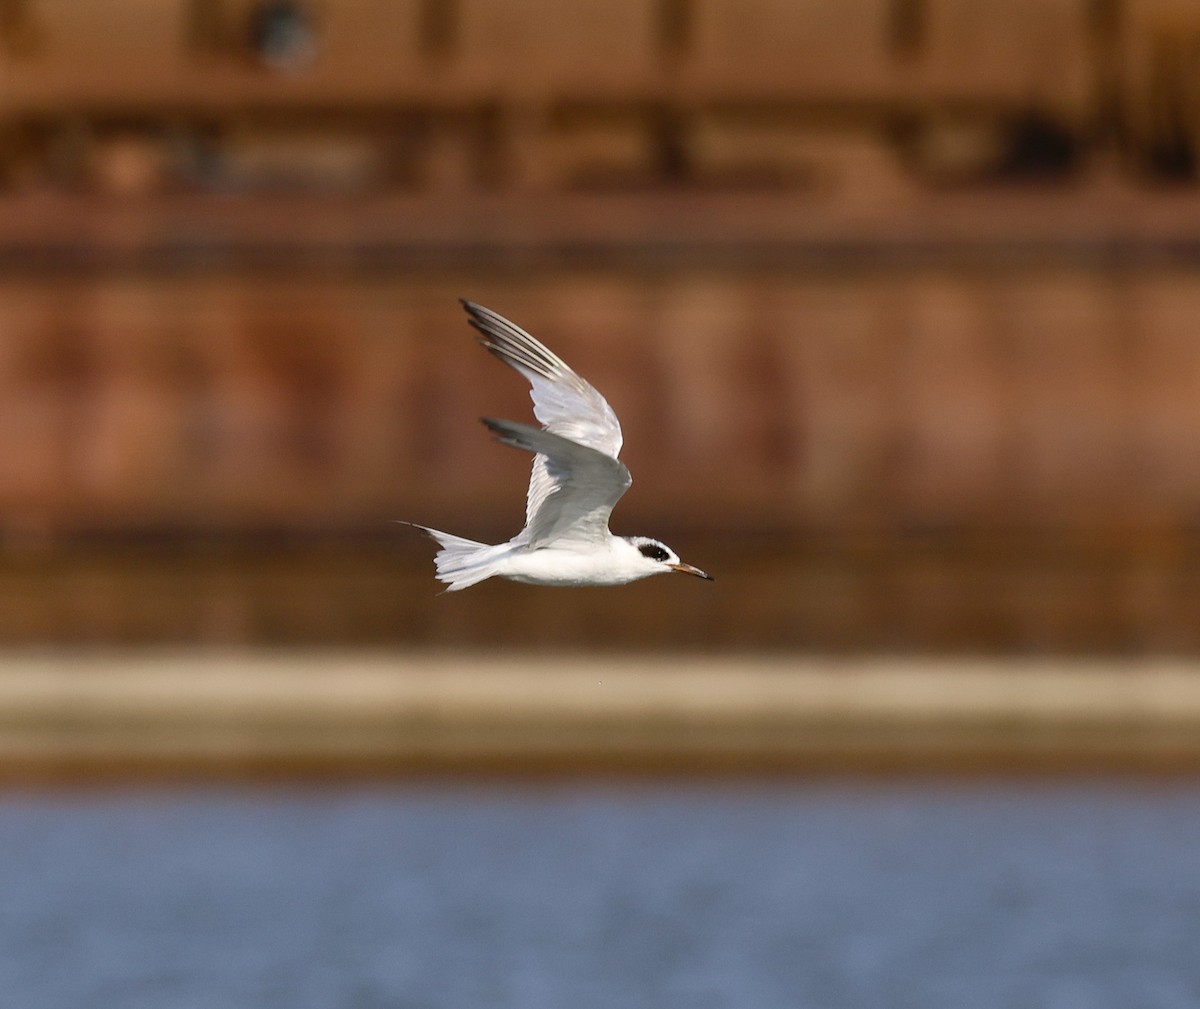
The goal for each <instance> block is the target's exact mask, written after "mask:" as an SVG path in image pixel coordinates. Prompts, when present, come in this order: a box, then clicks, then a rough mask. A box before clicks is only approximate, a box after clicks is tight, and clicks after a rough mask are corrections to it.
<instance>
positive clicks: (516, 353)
mask: <svg viewBox="0 0 1200 1009" xmlns="http://www.w3.org/2000/svg"><path fill="white" fill-rule="evenodd" d="M462 306H463V308H464V309H465V310H466V312H467V316H468V321H469V322H470V324H471V325H472V326H473V327H474V328H475V329H476V330H477V331H478V333H479V342H480V344H482V345H483V347H484V348H486V349H487V351H488V352H489V353H491V354H492V355H493V356H495V357H497V358H498V359H499V360H501V361H503V362H504V363H505V364H507V365H508V366H509V367H510V368H513V369H515V370H516V371H517V372H519V373H520V374H521V375H523V376H524V377H525V378H526V379H527V380H528V382H529V385H530V390H529V395H530V398H531V399H532V400H533V415H534V416H535V417H536V418H537V419H538V421H539V422H540V423H541V425H542V428H543V430H545V431H547V432H549V433H550V434H553V435H557V436H558V437H559V438H561V439H564V440H566V441H568V442H571V443H574V444H577V445H580V446H582V447H584V448H587V449H589V450H592V451H594V452H596V453H599V454H602V455H605V456H608V457H609V458H610V459H613V460H615V459H616V458H617V456H618V455H619V454H620V451H621V442H622V437H621V425H620V423H619V422H618V420H617V415H616V414H615V413H614V412H613V409H612V407H610V406H609V405H608V402H607V401H606V400H605V399H604V397H603V396H601V395H600V393H598V392H597V391H596V390H595V389H594V388H593V387H592V386H591V385H590V384H589V383H588V382H586V381H584V380H583V379H582V378H580V377H579V375H578V374H576V373H575V371H574V370H573V369H572V368H570V367H569V366H568V365H567V364H566V362H564V361H563V360H562V358H560V357H559V356H558V355H557V354H555V353H554V352H553V351H551V350H550V349H549V348H548V347H546V346H545V345H544V344H542V343H541V342H539V341H538V340H535V339H534V338H533V337H532V336H530V335H529V334H528V333H526V332H525V330H523V329H521V327H520V326H517V325H515V324H513V323H511V322H509V321H508V320H507V319H506V318H504V316H502V315H499V314H497V313H496V312H493V311H492V310H491V309H489V308H484V307H483V306H482V305H477V304H475V303H474V302H472V301H466V300H464V301H462ZM489 426H490V425H489ZM520 426H521V427H524V425H520ZM521 447H524V446H521ZM529 451H532V452H535V455H534V460H533V471H532V473H531V474H530V477H529V493H528V495H527V497H526V502H525V525H526V532H528V531H529V530H530V529H531V528H533V527H534V526H538V528H539V529H541V528H542V527H543V526H544V525H545V522H543V521H542V520H541V519H540V518H539V516H540V514H541V512H542V510H543V508H544V506H545V504H546V502H547V500H548V499H549V497H550V495H552V494H559V493H562V487H563V484H562V479H561V478H562V476H563V473H562V470H561V468H558V469H556V468H555V467H554V466H553V464H552V462H551V460H550V458H549V457H548V456H547V455H546V454H545V453H543V452H541V451H539V450H537V449H529ZM593 468H594V467H593ZM620 469H621V471H623V473H624V479H625V480H626V483H625V485H624V487H628V485H629V484H628V478H629V470H627V469H626V468H625V467H624V466H623V465H622V466H621V467H620ZM624 487H622V489H621V492H620V493H618V494H617V495H616V496H615V497H614V498H613V499H612V501H613V503H614V504H615V503H616V501H617V499H618V498H619V497H620V496H621V494H622V493H624ZM560 504H561V502H560ZM611 508H612V505H611V504H610V505H609V510H611ZM560 510H561V509H560ZM560 518H561V516H560ZM607 520H608V516H607V512H606V513H605V523H607Z"/></svg>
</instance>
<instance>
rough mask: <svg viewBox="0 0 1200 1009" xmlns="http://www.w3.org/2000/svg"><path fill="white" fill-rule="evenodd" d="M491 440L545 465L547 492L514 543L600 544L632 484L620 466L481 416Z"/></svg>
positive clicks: (544, 434) (574, 445) (556, 438)
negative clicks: (617, 506) (531, 455)
mask: <svg viewBox="0 0 1200 1009" xmlns="http://www.w3.org/2000/svg"><path fill="white" fill-rule="evenodd" d="M483 423H484V424H486V425H487V427H488V429H489V430H490V431H491V432H492V433H493V434H494V435H495V436H496V440H497V441H500V442H502V443H503V444H505V445H511V446H513V448H521V449H524V450H525V451H526V452H534V453H536V454H537V457H538V458H539V459H541V460H544V462H543V465H544V468H545V474H546V478H547V480H548V482H549V489H548V491H547V492H546V493H545V495H544V496H543V497H542V500H541V503H540V505H539V507H538V509H537V512H536V513H535V514H534V515H533V516H532V517H531V518H530V519H529V521H528V522H527V523H526V525H525V529H524V530H523V531H522V533H521V535H520V537H518V539H519V540H520V541H521V542H523V543H526V544H527V545H529V546H531V547H539V546H542V545H543V544H545V543H548V542H551V541H553V540H571V541H574V542H576V543H603V542H604V541H605V539H606V538H607V536H608V517H609V515H610V514H611V513H612V510H613V505H615V504H616V503H617V502H618V501H619V500H620V499H621V495H622V494H624V493H625V491H627V490H628V489H629V485H630V484H631V483H632V482H633V481H632V480H631V479H630V476H629V470H628V469H626V468H625V464H624V463H623V462H620V461H618V460H617V459H614V458H613V457H612V456H610V455H606V454H605V453H603V452H598V451H596V450H595V449H594V448H589V447H588V446H587V445H581V444H579V442H576V441H571V440H570V439H569V438H563V437H561V436H560V435H557V434H553V433H552V432H550V431H545V430H539V429H538V428H536V427H531V426H530V425H528V424H517V423H515V422H514V421H509V420H493V419H492V418H490V417H485V418H484V419H483Z"/></svg>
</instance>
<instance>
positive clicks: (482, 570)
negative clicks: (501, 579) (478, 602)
mask: <svg viewBox="0 0 1200 1009" xmlns="http://www.w3.org/2000/svg"><path fill="white" fill-rule="evenodd" d="M402 524H403V525H406V526H412V527H413V528H414V529H420V530H421V532H423V533H425V534H426V535H427V536H429V537H431V538H432V539H434V540H436V541H437V542H438V544H439V545H440V546H441V548H442V549H441V550H439V551H438V553H437V556H436V557H435V558H434V564H435V565H437V576H438V579H439V580H440V581H443V582H445V583H446V585H447V588H446V591H447V592H457V591H458V590H459V589H465V588H467V586H469V585H474V584H475V583H476V582H481V581H483V580H484V579H485V578H491V577H492V575H494V574H495V573H496V568H495V566H494V564H493V562H494V561H495V560H496V559H497V558H499V557H501V556H503V555H504V554H506V553H508V552H509V550H511V549H512V548H511V547H510V546H509V544H507V543H500V544H498V545H496V546H489V545H488V544H487V543H477V542H476V541H475V540H468V539H464V538H463V537H461V536H453V535H451V534H450V533H444V532H442V531H441V530H440V529H430V528H429V527H428V526H421V525H417V523H415V522H403V523H402Z"/></svg>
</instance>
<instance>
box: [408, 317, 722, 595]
mask: <svg viewBox="0 0 1200 1009" xmlns="http://www.w3.org/2000/svg"><path fill="white" fill-rule="evenodd" d="M462 306H463V308H464V309H466V311H467V316H468V321H469V322H470V324H471V325H472V326H474V327H475V329H476V330H477V331H478V333H479V343H480V344H482V345H483V347H484V348H486V349H487V350H488V351H489V352H490V353H491V354H493V355H494V356H495V357H497V358H499V359H500V360H501V361H503V362H504V363H505V364H507V365H508V366H509V367H510V368H514V369H515V370H516V371H518V372H520V373H521V374H522V375H523V376H525V378H526V379H528V381H529V384H530V386H531V388H530V393H529V395H530V398H531V399H532V400H533V414H534V416H535V417H536V418H537V419H538V421H539V422H540V423H541V425H542V426H541V427H540V428H537V427H533V426H532V425H529V424H519V423H516V422H515V421H509V420H494V419H492V418H490V417H485V418H483V423H484V425H485V426H486V427H487V428H488V430H490V431H491V432H492V434H494V435H495V436H496V440H497V441H499V442H501V443H502V444H504V445H511V446H512V447H513V448H519V449H523V450H525V451H526V452H532V453H533V473H532V475H531V476H530V478H529V494H528V497H527V499H526V503H525V528H524V529H522V530H521V531H520V532H519V533H517V535H516V536H514V537H513V538H512V539H510V540H509V541H508V542H507V543H498V544H495V545H489V544H487V543H476V542H475V541H474V540H468V539H463V538H462V537H461V536H453V535H451V534H450V533H445V532H442V531H441V530H440V529H431V528H429V527H428V526H422V525H417V523H415V522H406V523H404V524H405V525H411V526H413V527H414V528H417V529H420V530H421V531H422V532H424V533H426V534H428V535H429V536H430V537H432V538H433V539H434V540H436V541H437V543H438V544H439V545H440V546H441V550H439V551H438V554H437V557H436V558H435V564H436V566H437V577H438V578H439V579H440V580H441V581H442V582H445V584H446V585H447V586H448V587H447V588H446V590H445V591H447V592H457V591H458V590H460V589H465V588H467V586H469V585H475V584H476V583H477V582H481V581H483V580H484V579H487V578H494V577H499V578H508V579H511V580H512V581H515V582H525V583H527V584H530V585H624V584H626V583H627V582H633V581H637V580H638V579H639V578H649V577H650V576H651V575H661V574H667V573H669V572H672V571H678V572H681V573H683V574H686V575H695V576H697V577H698V578H705V579H707V580H708V581H712V580H713V579H712V576H711V575H708V574H705V573H704V572H703V571H701V570H700V569H699V568H694V567H692V565H690V564H684V563H683V562H682V561H681V560H680V559H679V555H678V554H677V553H675V551H674V550H672V549H671V548H670V547H668V546H667V545H666V544H665V543H662V542H660V541H659V540H656V539H651V538H650V537H648V536H614V535H613V534H612V533H611V532H609V530H608V519H609V515H610V514H611V513H612V510H613V506H614V505H615V504H616V503H617V502H618V501H619V500H620V499H621V495H623V494H624V493H625V492H626V491H627V490H628V489H629V485H630V484H631V483H632V479H631V477H630V476H629V470H628V469H627V468H626V466H625V464H624V463H623V462H620V461H619V460H618V459H617V455H618V453H619V452H620V451H621V442H622V438H621V425H620V423H618V421H617V415H616V414H615V413H613V410H612V407H610V406H609V405H608V403H607V402H606V401H605V399H604V397H603V396H601V395H600V393H598V392H597V391H596V390H595V389H593V388H592V386H591V385H589V384H588V383H587V382H585V381H584V380H583V379H582V378H580V377H579V376H578V375H577V374H576V373H575V372H574V371H573V370H572V369H571V368H569V367H568V366H567V365H566V364H565V363H564V362H563V360H562V359H561V358H559V357H558V356H557V355H556V354H554V353H552V352H551V351H550V350H549V349H548V348H546V347H545V346H543V345H542V344H541V343H539V342H538V341H537V340H535V339H534V338H533V337H532V336H530V335H529V334H528V333H526V332H525V330H523V329H521V328H520V327H519V326H516V325H514V324H513V323H511V322H509V321H508V320H507V319H505V318H504V317H503V316H501V315H498V314H497V313H496V312H493V311H492V310H491V309H488V308H484V307H483V306H482V305H477V304H475V303H474V302H471V301H465V300H464V301H462Z"/></svg>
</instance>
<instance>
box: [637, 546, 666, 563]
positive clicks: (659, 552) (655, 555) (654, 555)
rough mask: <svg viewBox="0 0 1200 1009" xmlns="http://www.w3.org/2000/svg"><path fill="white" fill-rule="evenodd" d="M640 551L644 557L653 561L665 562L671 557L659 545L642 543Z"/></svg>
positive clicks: (639, 547)
mask: <svg viewBox="0 0 1200 1009" xmlns="http://www.w3.org/2000/svg"><path fill="white" fill-rule="evenodd" d="M638 550H640V551H641V552H642V556H643V557H649V558H650V559H651V560H652V561H665V560H666V559H667V558H668V557H669V556H670V554H668V553H667V552H666V551H665V550H664V549H663V548H662V547H660V546H659V545H658V544H657V543H642V544H641V545H639V546H638Z"/></svg>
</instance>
